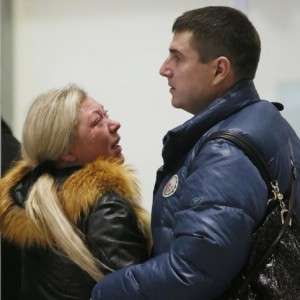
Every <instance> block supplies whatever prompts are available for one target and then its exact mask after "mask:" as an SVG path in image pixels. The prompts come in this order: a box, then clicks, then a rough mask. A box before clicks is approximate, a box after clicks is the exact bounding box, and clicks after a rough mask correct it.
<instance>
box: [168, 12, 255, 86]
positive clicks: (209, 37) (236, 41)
mask: <svg viewBox="0 0 300 300" xmlns="http://www.w3.org/2000/svg"><path fill="white" fill-rule="evenodd" d="M172 31H173V32H174V33H176V32H183V31H191V32H192V33H193V40H192V43H193V46H194V47H195V49H196V50H197V51H198V53H199V58H200V61H202V62H204V63H206V62H208V61H210V60H212V59H214V58H217V57H219V56H226V57H227V58H228V59H229V60H230V62H231V64H232V66H233V70H234V74H235V77H236V79H237V80H240V79H253V78H254V76H255V73H256V69H257V65H258V61H259V56H260V38H259V35H258V33H257V31H256V29H255V28H254V26H253V25H252V23H251V22H250V21H249V19H248V18H247V16H246V15H244V14H243V13H242V12H240V11H239V10H237V9H234V8H231V7H226V6H207V7H203V8H199V9H194V10H190V11H187V12H185V13H184V14H183V15H182V16H180V17H178V18H177V19H176V20H175V22H174V25H173V28H172Z"/></svg>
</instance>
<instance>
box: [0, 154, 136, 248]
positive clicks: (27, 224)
mask: <svg viewBox="0 0 300 300" xmlns="http://www.w3.org/2000/svg"><path fill="white" fill-rule="evenodd" d="M30 170H31V167H29V166H28V164H27V163H26V162H25V161H20V162H18V163H17V164H16V166H15V167H14V168H13V169H11V171H10V172H8V173H7V175H6V176H5V177H4V178H2V179H1V180H0V231H1V234H2V235H3V237H4V238H5V239H8V240H10V241H11V242H13V243H16V244H18V245H19V246H31V245H33V244H35V245H39V246H47V245H49V244H50V245H51V242H50V241H49V239H48V238H47V237H45V236H44V234H43V232H42V230H41V229H40V228H39V227H38V226H36V224H34V223H33V221H32V220H31V219H30V218H29V216H28V215H27V214H26V209H24V208H22V207H20V206H18V205H16V204H15V202H14V201H13V199H12V198H11V195H10V190H11V188H12V187H14V186H15V185H16V184H17V183H18V182H19V181H20V180H21V179H22V178H23V176H25V175H26V174H27V172H29V171H30ZM109 191H114V192H116V193H118V194H120V195H121V196H122V197H124V198H125V199H128V201H129V202H136V201H138V200H139V199H140V191H139V187H138V184H137V180H136V178H135V176H134V174H133V171H132V170H131V169H130V168H129V167H128V166H125V165H122V164H119V163H118V162H115V161H109V160H101V159H99V160H97V161H95V162H93V163H90V164H88V165H86V166H85V167H84V168H82V169H80V170H78V171H75V172H74V173H73V174H72V175H71V176H69V177H68V178H67V179H66V181H65V182H64V184H63V185H62V186H61V187H60V188H59V192H58V195H59V199H60V200H61V204H62V207H63V210H64V211H65V213H66V215H67V217H68V218H69V220H70V221H71V222H72V223H73V224H76V222H77V221H78V220H79V218H80V216H81V215H85V214H88V212H89V210H90V208H91V207H92V206H93V204H94V203H95V202H96V201H98V200H99V199H100V198H101V196H102V195H103V194H105V193H106V192H109Z"/></svg>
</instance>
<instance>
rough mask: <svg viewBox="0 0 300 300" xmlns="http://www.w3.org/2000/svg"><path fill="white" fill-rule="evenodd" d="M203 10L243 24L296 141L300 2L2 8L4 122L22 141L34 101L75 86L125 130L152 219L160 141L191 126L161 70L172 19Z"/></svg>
mask: <svg viewBox="0 0 300 300" xmlns="http://www.w3.org/2000/svg"><path fill="white" fill-rule="evenodd" d="M207 5H226V6H232V7H236V8H238V9H240V10H242V11H244V12H245V13H246V14H247V15H248V16H249V18H250V20H251V21H252V22H253V23H254V25H255V26H256V28H257V30H258V32H259V33H260V36H261V41H262V55H261V61H260V64H259V68H258V71H257V76H256V80H255V83H256V87H257V89H258V92H259V93H260V95H261V97H262V98H263V99H268V100H270V101H274V100H276V101H280V102H282V103H283V104H285V110H284V112H283V114H284V115H285V117H286V118H287V119H288V120H289V121H290V123H291V124H292V125H293V126H294V128H295V130H296V132H297V133H298V134H300V119H299V117H298V115H299V111H300V65H299V61H298V60H297V57H298V55H299V53H300V1H299V0H285V1H281V0H265V1H261V0H248V1H247V0H236V1H229V0H228V1H226V0H223V1H212V0H211V1H208V0H207V1H199V0H198V1H196V0H184V1H183V0H164V1H158V0H157V1H155V0H153V1H142V0H111V1H101V0H51V1H48V0H0V6H1V25H0V26H1V74H0V75H1V114H2V116H3V117H4V119H5V120H6V121H7V123H8V124H9V125H10V126H11V128H12V130H13V132H14V134H15V135H16V137H17V138H18V139H19V140H20V139H21V133H22V126H23V122H24V118H25V115H26V113H27V110H28V108H29V105H30V104H31V102H32V100H33V99H34V97H35V96H37V95H38V94H39V93H41V92H44V91H46V90H48V89H51V88H57V87H62V86H64V85H66V84H67V83H70V82H74V83H77V84H78V85H79V86H81V87H83V88H84V89H86V90H87V91H88V92H89V94H90V95H91V96H92V97H94V98H95V99H96V100H98V101H99V102H101V103H102V104H104V105H105V107H106V108H107V109H108V111H109V114H110V116H111V117H112V118H113V119H116V120H118V121H120V122H121V124H122V127H121V129H120V134H121V137H122V141H121V145H122V146H123V152H124V154H125V157H126V158H127V162H128V163H129V164H131V165H132V166H133V167H134V168H135V169H136V171H137V175H138V177H139V179H140V183H141V187H142V195H143V199H144V204H145V206H146V208H147V209H148V210H150V209H151V203H152V189H153V185H154V180H155V175H156V169H157V168H158V167H159V166H160V165H161V164H162V159H161V148H162V138H163V136H164V134H165V133H166V132H167V131H168V130H169V129H171V128H173V127H175V126H177V125H179V124H181V123H182V122H184V121H186V120H187V119H189V118H190V117H191V115H189V114H188V113H185V112H183V111H180V110H176V109H174V108H173V107H172V106H171V105H170V95H169V91H168V90H169V88H168V85H167V81H166V79H164V78H162V77H161V76H159V74H158V70H159V67H160V65H161V64H162V62H163V61H164V59H165V58H166V56H167V55H168V46H169V43H170V40H171V38H172V33H171V26H172V24H173V21H174V20H175V18H176V17H177V16H179V15H180V14H182V13H183V12H184V11H186V10H189V9H193V8H198V7H202V6H207ZM283 142H284V141H283Z"/></svg>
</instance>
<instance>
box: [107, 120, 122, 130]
mask: <svg viewBox="0 0 300 300" xmlns="http://www.w3.org/2000/svg"><path fill="white" fill-rule="evenodd" d="M120 127H121V124H120V122H118V121H114V120H110V124H109V129H110V131H112V132H117V131H118V130H119V128H120Z"/></svg>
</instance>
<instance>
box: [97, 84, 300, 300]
mask: <svg viewBox="0 0 300 300" xmlns="http://www.w3.org/2000/svg"><path fill="white" fill-rule="evenodd" d="M220 130H229V131H234V132H238V133H240V134H242V135H245V136H246V137H247V138H248V139H250V140H251V141H252V143H253V144H254V145H255V146H256V147H257V149H258V150H259V151H260V152H261V153H262V154H263V156H264V159H265V161H266V162H267V164H268V167H269V170H270V172H271V174H272V176H273V178H277V180H278V182H279V187H280V189H281V191H282V192H285V191H286V190H287V188H288V182H289V178H290V176H291V163H290V157H291V151H293V153H294V157H295V165H296V168H297V169H298V172H299V171H300V141H299V139H298V137H297V136H296V134H295V133H294V131H293V129H292V128H291V127H290V125H289V124H288V123H287V121H286V120H285V119H284V118H283V117H282V116H281V115H280V113H279V112H278V110H277V108H276V107H275V106H274V105H273V104H272V103H270V102H268V101H264V100H260V99H259V96H258V94H257V92H256V90H255V87H254V84H253V82H252V81H242V82H240V83H238V84H236V85H235V86H234V87H233V88H232V89H231V90H230V91H229V92H228V93H227V94H225V95H224V96H223V97H221V98H218V99H216V100H215V101H214V102H213V103H211V105H210V106H209V107H208V108H207V109H206V110H205V111H204V112H202V113H200V114H199V115H196V116H194V117H193V118H192V119H190V120H189V121H187V122H186V123H184V124H183V125H181V126H179V127H177V128H175V129H173V130H171V131H169V132H168V134H167V135H166V136H165V138H164V148H163V158H164V165H163V166H162V167H161V168H160V169H159V171H158V173H157V181H156V185H155V190H154V202H153V208H152V231H153V239H154V248H153V258H152V259H150V260H148V261H146V262H145V263H143V264H139V265H135V266H131V267H127V268H124V269H122V270H121V271H117V272H115V273H113V274H110V275H109V276H107V277H106V278H105V279H104V280H103V281H101V282H100V283H98V284H97V286H96V287H95V288H94V291H93V295H92V299H93V300H112V299H113V300H140V299H147V300H185V299H187V300H206V299H215V298H217V297H219V296H220V295H222V293H223V292H224V290H226V288H227V287H228V286H229V284H230V282H231V280H232V279H233V278H234V277H235V276H236V274H237V273H238V272H239V271H240V269H241V268H242V266H243V265H244V263H245V261H246V259H247V256H248V253H249V247H250V241H251V234H252V232H253V231H254V230H255V228H256V226H257V225H258V224H259V222H260V221H261V219H262V217H263V216H264V213H265V209H266V205H267V198H268V192H267V187H266V185H265V182H264V180H263V179H262V177H261V175H260V173H259V171H258V170H257V169H256V167H255V166H254V165H253V164H252V163H251V161H250V160H249V159H248V158H247V156H246V155H245V154H244V153H243V152H242V151H241V150H240V149H238V148H237V147H236V146H235V145H233V144H231V143H230V142H228V141H226V140H222V139H216V140H211V141H209V142H207V143H205V140H206V139H207V137H208V136H209V135H210V134H212V133H213V132H216V131H220ZM298 186H300V184H298ZM297 194H298V195H299V194H300V191H299V190H298V191H297ZM295 213H296V214H297V217H298V218H299V217H300V203H296V209H295Z"/></svg>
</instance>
